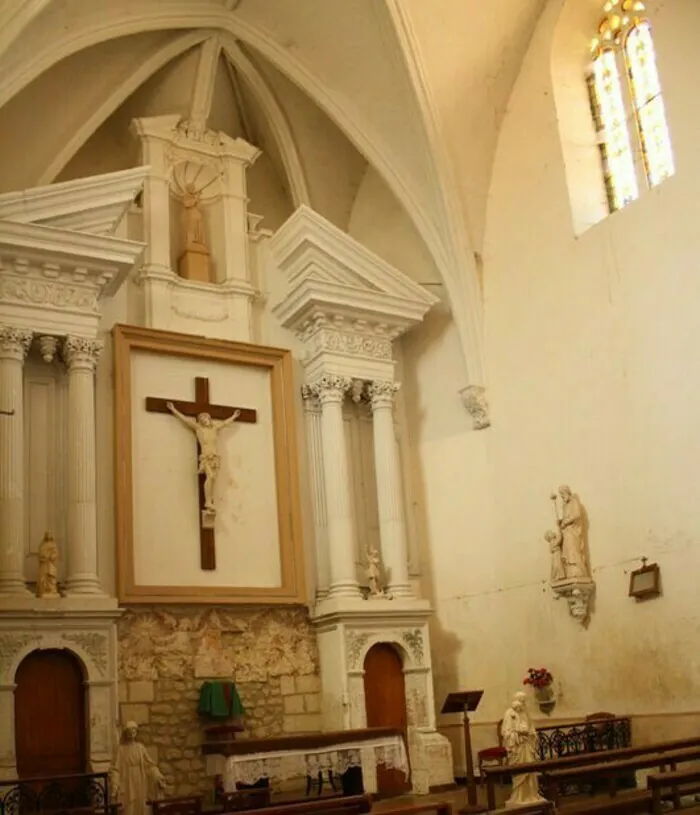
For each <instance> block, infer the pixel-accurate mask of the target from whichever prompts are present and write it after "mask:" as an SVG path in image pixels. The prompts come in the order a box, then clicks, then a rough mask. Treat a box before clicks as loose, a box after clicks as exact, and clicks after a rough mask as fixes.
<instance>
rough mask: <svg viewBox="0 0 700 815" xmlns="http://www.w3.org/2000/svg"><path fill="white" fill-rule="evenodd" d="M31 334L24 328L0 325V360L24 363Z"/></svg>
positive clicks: (30, 341) (30, 342)
mask: <svg viewBox="0 0 700 815" xmlns="http://www.w3.org/2000/svg"><path fill="white" fill-rule="evenodd" d="M32 336H33V333H32V332H31V331H28V330H27V329H25V328H13V327H12V326H9V325H0V359H14V360H16V361H17V362H24V359H25V357H26V356H27V352H28V351H29V346H30V345H31V344H32Z"/></svg>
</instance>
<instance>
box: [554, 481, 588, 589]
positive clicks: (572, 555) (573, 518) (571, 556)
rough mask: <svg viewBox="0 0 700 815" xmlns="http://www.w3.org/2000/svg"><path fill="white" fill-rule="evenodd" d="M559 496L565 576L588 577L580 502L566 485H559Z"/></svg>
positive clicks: (559, 521) (559, 522) (559, 523)
mask: <svg viewBox="0 0 700 815" xmlns="http://www.w3.org/2000/svg"><path fill="white" fill-rule="evenodd" d="M559 496H560V497H561V501H562V512H561V518H560V519H559V520H558V525H559V529H560V530H561V534H562V559H563V560H564V570H565V571H566V576H567V577H590V572H589V570H588V563H587V558H586V537H585V533H584V529H583V509H582V507H581V502H580V501H579V499H578V496H577V495H574V494H573V493H572V492H571V489H570V488H569V487H567V486H566V485H564V486H561V487H559Z"/></svg>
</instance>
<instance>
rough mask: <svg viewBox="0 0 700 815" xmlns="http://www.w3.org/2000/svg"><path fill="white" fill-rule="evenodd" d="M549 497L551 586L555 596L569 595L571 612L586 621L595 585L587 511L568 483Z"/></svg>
mask: <svg viewBox="0 0 700 815" xmlns="http://www.w3.org/2000/svg"><path fill="white" fill-rule="evenodd" d="M549 497H550V500H551V501H552V506H553V507H554V517H555V520H556V529H555V530H551V529H550V530H548V531H547V532H546V533H545V536H544V537H545V540H546V541H547V543H548V544H549V551H550V556H551V571H550V580H551V583H552V590H553V591H554V594H555V596H556V597H564V598H566V600H567V601H568V603H569V609H570V611H571V614H572V615H573V616H574V617H575V618H576V619H577V620H579V621H580V622H582V623H585V622H586V621H587V620H588V616H589V611H590V600H591V596H592V594H593V591H594V588H595V584H594V582H593V579H592V577H591V568H590V563H589V558H588V525H587V518H586V513H585V510H584V508H583V506H582V504H581V501H580V499H579V497H578V495H576V494H575V493H573V492H572V490H571V488H570V487H568V486H566V485H562V486H561V487H559V489H558V490H557V492H553V493H551V495H550V496H549Z"/></svg>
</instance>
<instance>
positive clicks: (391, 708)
mask: <svg viewBox="0 0 700 815" xmlns="http://www.w3.org/2000/svg"><path fill="white" fill-rule="evenodd" d="M364 669H365V710H366V711H367V727H399V728H401V729H402V730H403V731H404V733H405V732H406V724H407V716H406V684H405V682H404V675H403V663H402V661H401V657H400V656H399V654H398V653H397V651H396V650H395V649H394V648H393V647H392V646H391V645H389V644H388V643H378V644H377V645H374V646H372V648H370V649H369V651H368V652H367V656H366V657H365V665H364ZM408 788H409V784H408V779H406V777H405V776H404V774H403V773H402V772H400V771H399V770H390V769H387V768H386V767H385V766H384V765H379V766H378V767H377V792H378V793H379V794H380V795H399V794H401V793H402V792H405V791H406V790H407V789H408Z"/></svg>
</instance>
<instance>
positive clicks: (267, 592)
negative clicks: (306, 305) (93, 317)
mask: <svg viewBox="0 0 700 815" xmlns="http://www.w3.org/2000/svg"><path fill="white" fill-rule="evenodd" d="M113 341H114V400H115V401H114V404H115V465H116V482H115V486H116V541H117V594H118V597H119V601H120V602H121V603H124V604H139V603H146V604H151V603H178V604H179V603H197V604H201V605H210V604H222V603H224V604H229V603H237V604H260V603H264V604H265V605H270V604H275V603H278V604H283V603H284V604H303V603H305V602H306V599H307V598H306V594H305V591H306V590H305V579H304V577H305V571H304V557H303V538H302V518H301V507H300V500H299V478H298V471H297V461H298V455H297V441H296V421H295V416H294V409H293V405H294V382H293V367H292V354H291V351H289V350H286V349H280V348H269V347H266V346H258V345H249V344H247V343H238V342H230V341H227V340H215V339H208V338H205V337H198V336H194V335H190V334H177V333H174V332H169V331H158V330H154V329H150V328H141V327H138V326H130V325H116V326H115V327H114V329H113ZM135 352H136V353H138V352H145V353H147V354H163V355H164V356H168V357H182V358H189V359H194V360H203V361H207V362H217V363H224V364H230V365H232V366H253V367H255V368H257V369H259V370H260V369H262V370H264V371H266V372H268V374H269V379H270V391H271V408H272V426H273V428H272V429H273V433H272V435H273V449H274V473H275V482H276V495H277V518H278V532H279V547H280V551H279V557H280V574H281V585H280V586H273V587H249V588H246V587H232V586H202V585H199V586H180V585H177V586H161V585H158V586H151V585H139V584H137V582H136V579H135V569H134V496H133V470H132V468H133V461H132V458H133V439H132V415H131V414H132V397H133V394H132V382H131V379H132V357H133V355H134V353H135Z"/></svg>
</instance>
